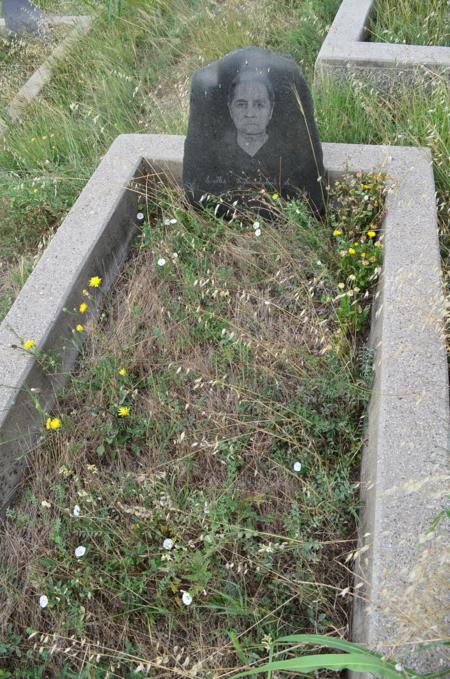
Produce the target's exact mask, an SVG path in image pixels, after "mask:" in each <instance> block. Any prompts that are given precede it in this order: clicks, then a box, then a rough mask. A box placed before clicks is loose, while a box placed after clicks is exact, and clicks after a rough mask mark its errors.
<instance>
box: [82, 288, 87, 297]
mask: <svg viewBox="0 0 450 679" xmlns="http://www.w3.org/2000/svg"><path fill="white" fill-rule="evenodd" d="M81 294H82V295H83V297H89V290H86V288H85V289H84V290H83V291H82V293H81Z"/></svg>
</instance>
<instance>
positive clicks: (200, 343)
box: [0, 175, 385, 679]
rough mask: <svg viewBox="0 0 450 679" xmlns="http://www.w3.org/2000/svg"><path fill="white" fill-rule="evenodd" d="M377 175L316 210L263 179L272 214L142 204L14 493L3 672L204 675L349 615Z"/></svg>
mask: <svg viewBox="0 0 450 679" xmlns="http://www.w3.org/2000/svg"><path fill="white" fill-rule="evenodd" d="M384 191H385V189H384V184H383V177H382V176H381V175H380V176H373V175H369V176H366V177H356V178H348V179H346V180H344V181H343V182H341V183H340V184H339V185H338V186H337V187H336V188H335V189H333V192H332V195H331V200H330V209H329V212H328V220H327V224H325V223H323V222H321V221H317V220H314V218H313V217H312V216H311V215H310V214H309V212H308V211H307V209H306V208H305V207H304V206H303V205H302V204H301V203H296V202H292V203H288V204H284V203H283V202H282V201H280V199H279V198H278V197H277V196H276V194H274V195H273V196H267V203H268V206H270V207H271V209H272V211H273V214H274V218H275V220H274V222H273V223H271V222H263V220H259V221H257V222H255V217H254V215H253V217H250V216H248V215H243V216H241V217H240V219H238V220H236V221H235V222H231V223H228V222H226V221H224V220H222V219H219V218H215V217H214V215H213V211H211V212H210V213H209V214H206V213H198V212H194V211H193V210H192V208H189V207H188V206H187V205H184V203H183V199H182V197H181V196H176V195H175V196H174V195H172V194H169V193H167V192H166V193H162V192H161V191H159V192H158V193H157V195H156V196H155V197H153V198H152V200H151V202H149V203H142V204H141V205H139V210H142V211H143V212H145V213H146V214H147V218H146V220H145V223H144V224H143V227H142V234H141V236H140V239H139V242H138V244H137V246H136V247H135V252H134V255H133V257H132V259H131V261H130V262H129V264H128V266H127V270H126V271H125V273H124V274H123V276H122V280H121V282H120V283H119V285H118V287H117V291H116V293H115V294H114V295H113V296H111V297H110V299H109V302H108V303H107V304H106V305H105V307H104V308H105V312H104V314H103V316H102V318H101V320H100V322H99V323H93V322H91V321H85V318H86V317H87V316H88V314H89V308H90V306H91V304H93V302H94V298H95V295H96V286H98V285H100V284H101V281H100V279H98V278H95V277H94V278H92V279H91V280H90V281H86V289H85V290H84V291H81V290H80V306H79V308H77V309H74V310H73V328H74V341H76V340H77V337H79V336H80V335H83V336H84V335H86V340H87V343H86V348H85V352H84V357H83V359H82V361H81V363H80V366H79V368H78V371H77V373H76V375H75V377H74V378H73V380H72V384H71V387H70V388H69V389H68V390H67V391H66V393H65V395H64V397H63V398H62V400H61V401H60V404H59V406H58V409H57V411H56V413H55V414H54V415H53V416H50V415H49V414H47V413H45V412H42V416H43V435H42V439H41V441H40V443H39V445H38V446H37V449H36V450H35V452H34V455H33V459H32V461H31V462H30V470H29V474H28V478H27V480H26V481H25V484H24V488H25V490H24V494H23V497H22V498H21V499H20V500H19V503H18V504H17V506H16V507H15V508H14V509H10V510H8V521H7V523H6V525H5V529H4V530H5V532H4V535H3V544H2V554H3V567H2V572H1V575H0V578H1V585H2V587H1V589H2V591H3V592H4V595H3V598H2V602H1V607H2V610H3V617H2V621H1V625H2V630H3V638H4V646H3V654H4V656H6V658H8V660H6V659H5V660H4V661H3V666H4V671H6V672H7V673H6V676H10V675H9V674H8V671H11V672H12V673H13V675H11V676H14V677H21V676H41V675H40V674H39V672H44V671H45V673H46V674H45V676H55V677H59V676H63V674H62V673H63V671H64V672H65V674H64V676H79V675H78V674H76V672H79V671H80V669H81V668H82V667H86V676H105V673H106V672H107V671H111V672H112V671H113V670H114V671H115V672H116V673H117V674H118V675H119V676H131V672H132V671H133V670H135V669H136V668H137V667H141V668H143V667H147V666H148V667H149V668H150V669H151V668H158V674H157V675H155V676H161V677H162V676H174V675H176V674H180V675H181V676H201V677H204V678H205V679H206V678H207V677H212V676H227V675H229V674H230V673H231V671H232V670H233V668H237V667H239V664H240V663H241V662H242V659H243V657H245V659H246V661H256V660H258V659H263V658H264V657H265V655H266V650H265V648H266V647H267V644H269V643H270V641H271V640H273V639H274V638H275V637H276V636H279V635H280V634H290V633H295V632H296V631H298V629H299V628H301V629H304V630H306V631H311V632H323V633H329V632H334V633H335V632H338V633H339V634H345V633H346V631H347V630H348V619H347V615H348V609H347V602H348V599H347V598H346V591H348V587H349V585H350V577H351V571H350V569H349V568H348V567H347V566H346V565H345V564H346V562H347V561H348V557H350V558H351V559H353V558H356V553H355V549H356V543H355V520H356V517H357V514H358V503H359V500H358V497H359V490H358V488H359V483H358V461H359V454H360V451H361V446H362V442H363V421H362V420H361V416H362V415H363V413H364V410H365V406H366V404H367V398H368V394H369V391H370V384H369V382H370V355H369V354H367V353H365V352H364V351H363V348H362V345H361V343H357V342H356V335H355V331H356V330H357V329H363V328H364V319H365V318H366V316H367V311H368V308H369V306H368V304H369V298H368V295H367V294H366V293H367V292H368V291H370V289H371V286H372V284H373V282H374V280H375V279H376V277H377V274H378V272H379V268H380V262H381V249H382V248H381V247H380V246H382V241H381V240H380V239H379V238H378V230H379V223H380V217H381V214H382V210H383V196H384ZM331 206H333V207H331ZM337 224H339V228H337V227H336V225H337ZM24 350H26V351H31V352H33V353H34V352H36V347H35V346H34V344H33V340H32V338H27V341H26V343H25V344H24ZM361 352H362V353H361ZM38 358H39V360H42V357H38ZM38 469H39V473H37V470H38ZM42 597H44V599H42ZM106 617H107V618H108V621H109V624H108V625H105V624H104V621H105V618H106ZM35 632H36V634H37V636H36V634H35ZM261 640H262V645H261ZM0 667H1V663H0ZM25 668H27V671H28V672H29V674H27V673H26V671H25ZM31 668H33V672H35V674H34V675H33V674H31ZM93 668H95V670H94V669H93ZM89 672H92V673H93V674H89Z"/></svg>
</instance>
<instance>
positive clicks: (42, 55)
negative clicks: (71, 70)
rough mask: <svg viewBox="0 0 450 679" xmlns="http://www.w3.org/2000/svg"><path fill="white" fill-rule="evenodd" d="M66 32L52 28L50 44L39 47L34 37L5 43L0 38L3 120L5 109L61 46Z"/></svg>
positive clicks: (7, 40) (42, 44)
mask: <svg viewBox="0 0 450 679" xmlns="http://www.w3.org/2000/svg"><path fill="white" fill-rule="evenodd" d="M66 31H67V28H64V27H62V28H61V27H59V28H53V29H52V30H51V33H50V40H49V41H48V42H47V43H43V42H42V40H40V39H39V38H36V37H34V36H27V37H26V38H25V37H20V38H17V39H9V38H3V37H0V64H1V70H0V115H1V116H2V118H5V117H7V115H8V114H7V110H6V109H7V105H8V104H9V102H10V101H11V99H12V98H13V97H14V96H15V95H16V94H17V92H18V90H19V89H20V88H21V87H22V85H24V84H25V82H26V81H27V79H28V78H29V77H30V75H31V74H32V73H33V72H34V71H35V70H36V69H37V68H38V67H39V66H40V65H41V64H42V63H43V62H44V61H45V60H46V58H47V57H48V56H49V55H50V53H51V51H52V50H53V49H54V47H56V45H57V44H58V43H59V42H61V40H62V39H63V37H64V34H65V32H66Z"/></svg>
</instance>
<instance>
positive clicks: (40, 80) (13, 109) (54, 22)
mask: <svg viewBox="0 0 450 679" xmlns="http://www.w3.org/2000/svg"><path fill="white" fill-rule="evenodd" d="M5 16H6V15H5ZM13 25H14V22H13ZM45 25H46V26H47V27H48V28H50V29H51V28H52V27H57V26H67V28H68V32H67V35H66V36H65V37H64V39H63V40H62V41H61V42H60V43H59V44H58V45H57V46H56V47H55V48H54V49H53V50H52V52H51V54H50V55H49V56H48V57H47V59H46V60H45V61H44V62H43V63H42V64H41V65H40V66H39V67H38V68H37V69H36V70H35V71H34V73H32V75H31V76H30V77H29V78H28V80H27V81H26V82H25V83H24V84H23V85H22V87H21V88H20V89H19V91H18V92H17V94H16V95H15V96H14V97H13V99H12V100H11V101H10V102H9V106H8V109H7V113H8V115H9V117H10V118H11V120H13V121H17V120H19V118H20V117H21V115H22V113H23V111H24V109H25V108H26V107H27V106H28V104H30V103H31V102H32V101H34V99H36V98H37V97H38V96H39V94H40V93H41V91H42V89H43V87H44V85H45V84H46V83H48V82H49V81H50V79H51V76H52V70H53V68H54V66H55V64H56V63H57V61H58V60H60V59H63V58H64V56H65V54H66V52H67V50H68V49H69V47H70V46H71V45H72V44H73V43H74V42H76V41H77V40H78V39H79V38H80V37H81V36H83V35H86V34H87V33H88V32H89V30H90V28H91V25H92V18H91V17H90V16H84V15H80V16H47V17H45ZM17 28H19V26H17ZM9 34H10V30H9V28H8V25H7V20H5V19H1V18H0V36H5V37H7V36H8V35H9ZM23 39H26V36H25V35H24V36H23ZM6 130H7V125H6V123H5V122H3V121H2V120H1V119H0V138H1V136H2V135H3V134H5V133H6Z"/></svg>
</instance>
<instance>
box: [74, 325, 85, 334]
mask: <svg viewBox="0 0 450 679" xmlns="http://www.w3.org/2000/svg"><path fill="white" fill-rule="evenodd" d="M75 330H76V331H77V332H83V330H84V325H81V323H78V325H76V326H75Z"/></svg>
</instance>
